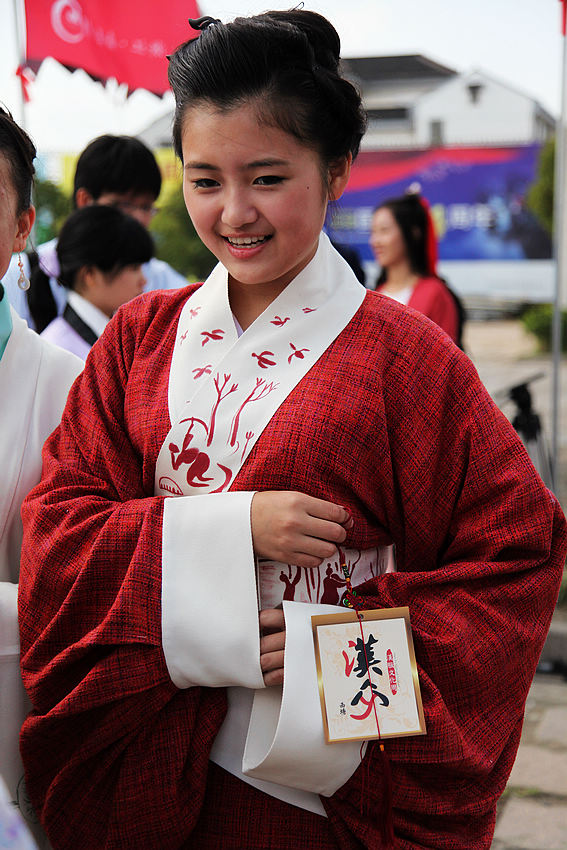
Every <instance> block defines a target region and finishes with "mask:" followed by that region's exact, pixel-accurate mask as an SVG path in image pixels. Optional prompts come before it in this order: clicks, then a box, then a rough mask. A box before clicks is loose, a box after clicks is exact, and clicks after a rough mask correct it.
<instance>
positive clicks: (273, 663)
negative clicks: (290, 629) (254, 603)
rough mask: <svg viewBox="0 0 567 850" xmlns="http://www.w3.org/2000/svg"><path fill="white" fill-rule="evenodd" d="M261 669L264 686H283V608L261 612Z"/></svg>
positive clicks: (267, 609)
mask: <svg viewBox="0 0 567 850" xmlns="http://www.w3.org/2000/svg"><path fill="white" fill-rule="evenodd" d="M260 627H261V628H262V631H263V635H262V637H261V638H260V667H261V669H262V673H263V674H264V684H265V685H266V686H267V687H269V686H270V685H281V684H282V682H283V674H284V649H285V619H284V613H283V611H282V610H281V608H266V609H264V610H263V611H260Z"/></svg>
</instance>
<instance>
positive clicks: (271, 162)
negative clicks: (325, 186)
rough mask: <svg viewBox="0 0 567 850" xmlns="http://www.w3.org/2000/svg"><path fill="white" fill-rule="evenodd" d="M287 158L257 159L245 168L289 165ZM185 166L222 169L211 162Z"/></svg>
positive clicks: (199, 169) (192, 163) (209, 169)
mask: <svg viewBox="0 0 567 850" xmlns="http://www.w3.org/2000/svg"><path fill="white" fill-rule="evenodd" d="M289 165H290V162H289V160H287V159H255V160H254V161H253V162H249V163H247V164H246V165H245V166H244V170H245V171H246V170H249V169H253V168H282V167H285V166H289ZM185 168H195V169H196V170H198V171H220V169H219V167H218V166H216V165H212V164H211V163H210V162H186V163H185Z"/></svg>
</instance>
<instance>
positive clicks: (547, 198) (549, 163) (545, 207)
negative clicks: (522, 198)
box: [527, 138, 555, 234]
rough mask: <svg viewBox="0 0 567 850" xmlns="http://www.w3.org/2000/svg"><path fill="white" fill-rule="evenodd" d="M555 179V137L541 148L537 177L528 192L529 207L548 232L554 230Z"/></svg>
mask: <svg viewBox="0 0 567 850" xmlns="http://www.w3.org/2000/svg"><path fill="white" fill-rule="evenodd" d="M554 180H555V138H552V139H550V140H549V141H548V142H546V144H545V145H544V146H543V148H542V149H541V152H540V155H539V164H538V170H537V178H536V180H535V182H534V183H532V185H531V187H530V189H529V191H528V194H527V204H528V207H529V209H530V210H531V211H532V212H533V213H534V214H535V215H536V216H537V218H538V219H539V220H540V221H541V223H542V224H543V226H544V227H545V229H546V230H547V232H548V233H550V234H551V233H552V232H553V198H554V191H553V189H554Z"/></svg>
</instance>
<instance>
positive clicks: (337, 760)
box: [242, 601, 361, 797]
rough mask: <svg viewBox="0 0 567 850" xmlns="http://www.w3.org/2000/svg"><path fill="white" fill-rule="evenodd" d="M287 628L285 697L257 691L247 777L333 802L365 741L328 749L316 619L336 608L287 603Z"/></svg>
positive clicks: (271, 691)
mask: <svg viewBox="0 0 567 850" xmlns="http://www.w3.org/2000/svg"><path fill="white" fill-rule="evenodd" d="M283 608H284V614H285V626H286V646H285V661H284V684H283V693H282V690H281V689H280V688H275V687H270V688H265V689H264V690H262V691H257V692H256V694H255V695H254V705H253V707H252V716H251V718H250V726H249V729H248V737H247V740H246V747H245V751H244V758H243V763H242V770H243V773H245V774H246V775H247V776H252V777H255V778H257V779H265V780H268V781H270V782H277V783H279V784H281V785H289V786H291V787H292V788H302V789H303V790H305V791H312V792H314V793H316V794H321V795H322V796H324V797H330V796H331V795H332V794H334V793H335V791H337V789H338V788H340V787H341V785H344V783H345V782H346V781H347V779H349V778H350V777H351V776H352V774H353V773H354V771H355V770H356V769H357V767H358V766H359V764H360V755H361V750H360V741H345V742H340V743H333V744H327V742H326V740H325V732H324V728H323V718H322V714H321V703H320V699H319V686H318V682H317V668H316V663H315V649H314V644H313V633H312V629H311V617H312V616H313V615H316V614H331V613H336V611H337V608H336V606H334V605H310V604H307V603H304V602H288V601H284V603H283Z"/></svg>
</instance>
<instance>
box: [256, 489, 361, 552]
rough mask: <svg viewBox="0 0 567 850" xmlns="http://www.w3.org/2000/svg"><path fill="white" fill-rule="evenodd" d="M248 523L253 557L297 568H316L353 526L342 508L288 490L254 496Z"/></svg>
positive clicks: (343, 539) (267, 491) (269, 491)
mask: <svg viewBox="0 0 567 850" xmlns="http://www.w3.org/2000/svg"><path fill="white" fill-rule="evenodd" d="M251 523H252V540H253V542H254V551H255V552H256V554H257V555H259V556H260V557H261V558H268V559H269V560H271V561H281V562H282V563H283V564H293V565H295V566H298V567H318V566H319V564H321V562H322V561H323V560H324V559H325V558H330V557H331V556H332V555H334V553H335V551H336V548H337V545H338V544H340V543H343V542H344V541H345V539H346V536H347V531H348V530H350V529H351V528H352V526H353V521H352V517H351V515H350V513H349V512H348V511H347V510H346V508H343V507H341V506H340V505H335V504H333V502H325V501H323V500H322V499H315V498H314V497H313V496H307V495H305V493H297V492H294V491H289V490H266V491H264V492H260V493H255V494H254V496H253V498H252V509H251Z"/></svg>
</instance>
